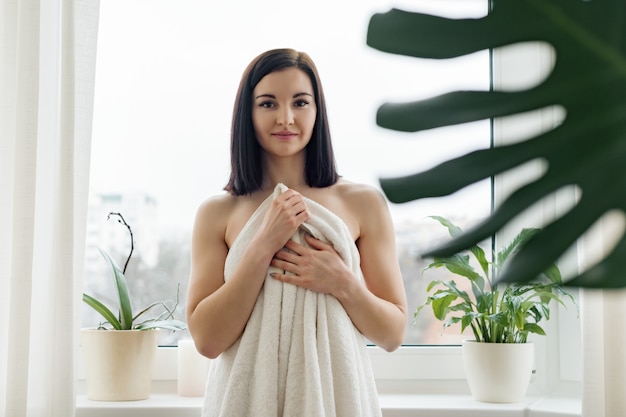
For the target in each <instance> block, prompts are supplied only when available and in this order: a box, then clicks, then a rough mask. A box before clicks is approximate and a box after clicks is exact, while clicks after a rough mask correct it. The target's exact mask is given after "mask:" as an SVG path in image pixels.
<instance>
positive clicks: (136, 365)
mask: <svg viewBox="0 0 626 417" xmlns="http://www.w3.org/2000/svg"><path fill="white" fill-rule="evenodd" d="M158 336H159V331H158V330H96V329H83V330H81V346H82V350H83V358H84V362H85V372H86V374H87V398H88V399H90V400H96V401H133V400H145V399H146V398H149V397H150V388H151V383H152V368H153V365H154V358H155V356H156V350H157V347H158Z"/></svg>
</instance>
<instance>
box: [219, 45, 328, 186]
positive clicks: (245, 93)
mask: <svg viewBox="0 0 626 417" xmlns="http://www.w3.org/2000/svg"><path fill="white" fill-rule="evenodd" d="M286 68H298V69H301V70H302V71H304V72H305V73H306V74H307V75H308V76H309V78H310V80H311V84H312V86H313V92H314V95H315V105H316V106H317V117H316V118H315V125H314V126H313V132H312V134H311V140H310V141H309V143H308V144H307V147H306V152H305V153H306V161H305V179H306V182H307V185H309V186H310V187H328V186H330V185H333V184H334V183H336V182H337V180H338V179H339V175H338V174H337V170H336V166H335V156H334V152H333V148H332V144H331V140H330V128H329V125H328V115H327V113H326V102H325V99H324V91H323V90H322V84H321V82H320V78H319V75H318V72H317V69H316V67H315V64H314V63H313V61H312V60H311V58H310V57H309V56H308V55H307V54H306V53H304V52H298V51H295V50H293V49H273V50H270V51H267V52H264V53H262V54H261V55H259V56H257V57H256V58H255V59H254V60H253V61H252V62H251V63H250V64H249V65H248V67H247V68H246V70H245V71H244V73H243V76H242V78H241V82H240V83H239V88H238V90H237V97H236V99H235V107H234V110H233V120H232V127H231V143H230V165H231V172H230V178H229V180H228V184H226V186H225V187H224V189H225V190H226V191H228V192H230V193H231V194H234V195H245V194H251V193H253V192H255V191H258V190H260V189H261V186H262V184H263V163H262V148H261V146H260V145H259V143H258V141H257V139H256V135H255V131H254V126H253V123H252V105H253V97H252V96H253V90H254V88H255V87H256V85H257V84H258V83H259V81H261V79H262V78H263V77H265V76H266V75H267V74H269V73H271V72H275V71H280V70H283V69H286Z"/></svg>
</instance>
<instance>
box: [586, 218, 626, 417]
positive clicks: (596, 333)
mask: <svg viewBox="0 0 626 417" xmlns="http://www.w3.org/2000/svg"><path fill="white" fill-rule="evenodd" d="M624 223H625V222H624V216H623V214H621V213H611V214H610V215H609V216H605V217H604V218H603V219H602V220H601V221H600V222H599V223H598V224H597V225H596V226H595V227H594V229H593V230H592V231H591V232H590V233H589V234H588V235H587V236H586V237H585V239H584V240H583V242H582V245H583V256H582V257H581V259H582V260H583V267H586V266H587V265H592V264H593V263H594V260H595V259H597V258H598V257H599V256H601V255H603V254H605V253H607V252H608V251H609V250H610V248H612V247H613V245H614V243H615V241H616V239H617V238H618V237H619V236H620V235H621V232H622V231H623V230H624ZM625 276H626V275H625ZM625 317H626V290H593V291H592V290H585V291H582V292H581V318H582V336H583V417H616V416H626V392H625V391H624V390H625V388H626V320H624V318H625Z"/></svg>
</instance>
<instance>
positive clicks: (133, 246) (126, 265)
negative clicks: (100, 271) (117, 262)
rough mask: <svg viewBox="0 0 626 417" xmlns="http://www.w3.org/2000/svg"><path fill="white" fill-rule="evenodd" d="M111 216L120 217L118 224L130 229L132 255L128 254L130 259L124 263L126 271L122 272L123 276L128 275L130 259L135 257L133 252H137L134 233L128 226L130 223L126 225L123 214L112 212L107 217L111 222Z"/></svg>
mask: <svg viewBox="0 0 626 417" xmlns="http://www.w3.org/2000/svg"><path fill="white" fill-rule="evenodd" d="M111 216H118V217H119V219H118V220H117V222H118V223H121V224H123V225H124V226H126V228H127V229H128V233H129V234H130V253H129V254H128V258H126V262H125V263H124V269H123V270H122V274H124V275H126V268H127V267H128V262H130V258H131V256H133V250H135V239H134V238H133V231H132V229H131V228H130V226H129V225H128V223H126V220H124V216H122V214H121V213H113V212H111V213H109V215H108V216H107V220H109V219H110V218H111Z"/></svg>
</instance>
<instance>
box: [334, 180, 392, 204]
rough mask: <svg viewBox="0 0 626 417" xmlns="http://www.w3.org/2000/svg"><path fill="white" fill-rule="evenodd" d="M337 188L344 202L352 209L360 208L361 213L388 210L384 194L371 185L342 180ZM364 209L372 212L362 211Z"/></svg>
mask: <svg viewBox="0 0 626 417" xmlns="http://www.w3.org/2000/svg"><path fill="white" fill-rule="evenodd" d="M335 187H336V191H337V194H338V195H339V196H341V198H342V199H343V200H344V202H345V203H346V204H348V205H349V206H350V207H352V208H359V211H371V210H372V209H373V210H379V209H385V210H386V209H387V201H386V200H385V197H384V196H383V194H382V192H381V191H380V190H378V189H377V188H375V187H373V186H371V185H369V184H362V183H357V182H351V181H348V180H344V179H342V180H341V181H339V182H338V183H337V184H336V185H335ZM363 207H367V208H368V209H370V210H362V209H363Z"/></svg>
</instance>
